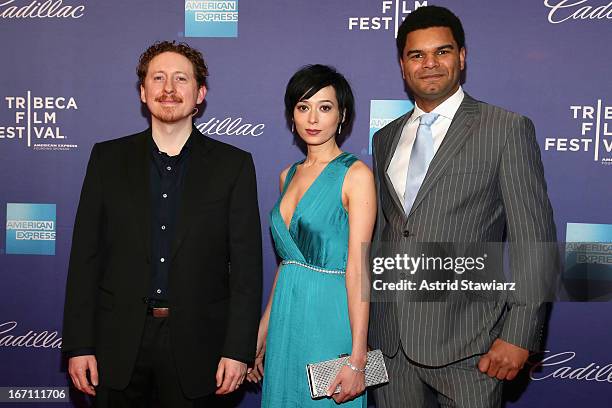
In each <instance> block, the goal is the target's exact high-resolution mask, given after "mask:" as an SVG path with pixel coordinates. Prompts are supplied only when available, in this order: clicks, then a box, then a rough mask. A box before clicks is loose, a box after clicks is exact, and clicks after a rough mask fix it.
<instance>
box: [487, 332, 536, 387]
mask: <svg viewBox="0 0 612 408" xmlns="http://www.w3.org/2000/svg"><path fill="white" fill-rule="evenodd" d="M528 357H529V350H526V349H524V348H521V347H518V346H515V345H514V344H511V343H508V342H506V341H504V340H502V339H495V341H494V342H493V344H492V345H491V348H490V349H489V352H488V353H487V354H485V355H483V356H482V357H481V358H480V361H478V369H479V370H480V371H481V372H482V373H485V374H487V375H488V376H489V377H491V378H497V379H498V380H513V379H514V377H516V375H517V374H518V372H519V371H520V370H521V369H522V368H523V365H525V362H526V361H527V358H528Z"/></svg>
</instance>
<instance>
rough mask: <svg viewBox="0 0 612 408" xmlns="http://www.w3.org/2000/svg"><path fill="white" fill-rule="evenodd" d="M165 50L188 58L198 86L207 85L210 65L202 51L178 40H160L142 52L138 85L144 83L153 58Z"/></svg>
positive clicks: (139, 62)
mask: <svg viewBox="0 0 612 408" xmlns="http://www.w3.org/2000/svg"><path fill="white" fill-rule="evenodd" d="M164 52H174V53H177V54H180V55H182V56H183V57H185V58H187V59H188V60H189V61H190V62H191V65H193V72H194V74H195V78H196V81H197V83H198V88H199V87H201V86H203V85H204V86H205V85H206V77H207V76H208V67H207V66H206V62H204V57H203V56H202V53H201V52H200V51H198V50H196V49H195V48H192V47H190V46H189V45H188V44H187V43H184V42H180V43H177V42H176V41H158V42H156V43H154V44H153V45H151V46H150V47H149V48H147V50H146V51H145V52H143V53H142V55H141V56H140V59H139V60H138V66H137V67H136V72H137V74H138V85H142V84H144V80H145V77H146V76H147V70H148V69H149V63H150V62H151V60H152V59H153V58H155V57H157V56H158V55H159V54H162V53H164Z"/></svg>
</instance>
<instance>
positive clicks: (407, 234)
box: [402, 230, 410, 238]
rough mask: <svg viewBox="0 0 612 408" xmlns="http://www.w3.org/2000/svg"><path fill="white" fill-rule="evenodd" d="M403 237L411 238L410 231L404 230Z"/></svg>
mask: <svg viewBox="0 0 612 408" xmlns="http://www.w3.org/2000/svg"><path fill="white" fill-rule="evenodd" d="M402 235H403V236H405V237H406V238H408V237H409V236H410V231H408V230H404V232H403V233H402Z"/></svg>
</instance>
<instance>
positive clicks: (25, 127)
mask: <svg viewBox="0 0 612 408" xmlns="http://www.w3.org/2000/svg"><path fill="white" fill-rule="evenodd" d="M4 103H5V106H6V107H7V109H8V110H9V112H10V113H11V114H13V115H12V116H13V119H12V120H11V122H12V123H10V124H6V125H4V126H2V124H0V140H2V139H4V140H8V141H11V140H12V141H25V142H27V145H28V147H31V148H33V149H34V150H71V149H75V148H77V147H78V146H77V145H76V144H71V143H66V142H65V140H66V135H64V134H63V133H62V129H61V126H60V125H59V124H58V113H60V114H63V113H64V112H66V111H71V110H78V109H79V107H78V106H77V103H76V100H75V99H74V98H73V97H64V96H35V95H33V94H32V91H26V95H25V96H5V97H4Z"/></svg>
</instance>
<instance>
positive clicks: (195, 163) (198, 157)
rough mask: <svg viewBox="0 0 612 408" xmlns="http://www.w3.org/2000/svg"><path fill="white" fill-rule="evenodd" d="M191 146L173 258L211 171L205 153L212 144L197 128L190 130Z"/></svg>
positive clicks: (173, 246) (178, 216) (175, 234)
mask: <svg viewBox="0 0 612 408" xmlns="http://www.w3.org/2000/svg"><path fill="white" fill-rule="evenodd" d="M191 139H192V141H191V148H192V151H191V152H190V153H189V158H188V163H187V173H186V174H185V180H184V182H183V183H184V184H183V192H182V193H181V202H180V207H179V210H178V214H177V225H176V231H175V233H174V239H173V241H172V249H171V252H170V253H171V259H173V258H174V256H175V255H176V252H177V251H178V249H179V247H180V246H181V243H182V242H183V238H185V234H186V233H187V231H188V229H189V225H190V223H189V219H190V216H191V214H193V213H194V212H195V211H196V210H197V203H198V200H197V197H198V195H202V194H204V193H205V191H203V190H202V187H203V185H204V184H205V183H204V180H205V178H206V177H207V176H209V175H211V174H212V172H211V170H210V169H209V168H208V166H209V165H210V160H207V159H206V157H205V156H206V155H207V154H208V152H209V151H210V150H211V149H212V146H211V144H210V143H209V142H207V140H206V138H205V137H204V136H203V135H202V134H201V133H200V131H199V130H198V129H197V128H195V127H194V128H193V130H192V131H191Z"/></svg>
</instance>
